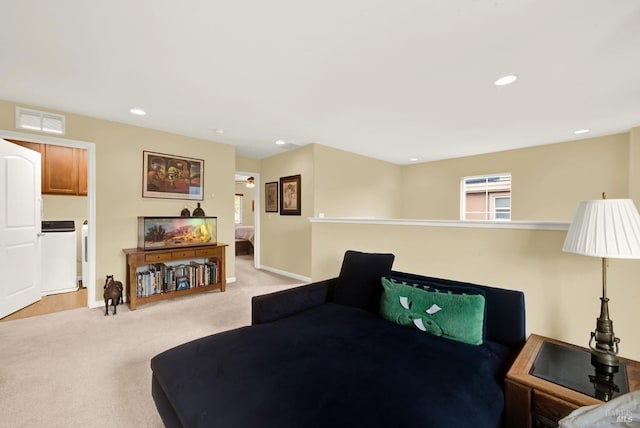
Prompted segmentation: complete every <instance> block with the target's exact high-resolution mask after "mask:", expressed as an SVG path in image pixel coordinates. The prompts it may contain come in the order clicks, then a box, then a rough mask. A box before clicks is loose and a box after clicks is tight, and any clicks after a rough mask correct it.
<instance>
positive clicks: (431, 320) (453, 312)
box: [380, 278, 484, 345]
mask: <svg viewBox="0 0 640 428" xmlns="http://www.w3.org/2000/svg"><path fill="white" fill-rule="evenodd" d="M382 286H383V288H384V291H383V293H382V298H381V299H380V315H382V317H383V318H384V319H386V320H388V321H392V322H395V323H397V324H400V325H404V326H408V327H413V328H417V329H419V330H421V331H425V332H427V333H431V334H434V335H436V336H442V337H446V338H449V339H453V340H457V341H459V342H464V343H468V344H470V345H481V344H482V341H483V337H482V333H483V323H484V296H483V295H481V294H473V295H472V294H454V293H450V292H443V291H428V290H424V289H421V288H417V287H411V286H409V285H406V284H399V283H396V282H391V281H389V280H388V279H387V278H382Z"/></svg>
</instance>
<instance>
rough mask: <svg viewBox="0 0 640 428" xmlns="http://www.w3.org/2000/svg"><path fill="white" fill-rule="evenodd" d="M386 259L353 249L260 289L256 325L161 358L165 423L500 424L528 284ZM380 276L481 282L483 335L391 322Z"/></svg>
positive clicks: (157, 360)
mask: <svg viewBox="0 0 640 428" xmlns="http://www.w3.org/2000/svg"><path fill="white" fill-rule="evenodd" d="M384 256H385V255H371V254H365V253H358V252H351V251H348V252H347V254H345V259H344V262H343V266H342V270H341V273H340V276H339V277H337V278H333V279H329V280H326V281H321V282H316V283H312V284H308V285H304V286H301V287H297V288H293V289H289V290H284V291H280V292H276V293H272V294H268V295H263V296H256V297H254V298H253V299H252V325H251V326H247V327H242V328H239V329H235V330H231V331H227V332H222V333H218V334H214V335H212V336H208V337H203V338H201V339H197V340H194V341H191V342H188V343H185V344H183V345H180V346H177V347H175V348H173V349H170V350H167V351H165V352H163V353H161V354H159V355H157V356H155V357H154V358H153V359H152V360H151V368H152V372H153V375H152V395H153V399H154V401H155V403H156V407H157V409H158V411H159V413H160V415H161V417H162V419H163V422H164V423H165V425H166V426H167V427H269V428H271V427H273V428H276V427H278V428H281V427H301V428H302V427H304V428H311V427H368V428H370V427H492V428H494V427H500V426H501V424H502V414H503V407H504V393H503V379H504V375H505V373H506V371H507V370H508V367H509V365H510V363H511V361H512V360H513V358H514V356H515V355H516V354H517V352H518V351H519V349H520V348H521V346H522V345H523V343H524V341H525V306H524V295H523V293H521V292H519V291H513V290H505V289H500V288H493V287H487V286H483V285H477V284H469V283H462V282H458V281H451V280H446V279H441V278H431V277H426V276H421V275H414V274H408V273H402V272H396V271H391V263H389V260H388V259H389V257H386V258H385V257H384ZM387 256H389V255H387ZM390 258H391V262H393V256H392V255H391V256H390ZM381 276H388V277H395V278H397V279H398V280H402V281H408V282H423V283H429V284H432V285H436V286H438V287H443V288H444V289H447V287H451V289H457V288H464V287H472V288H474V289H476V290H479V292H481V293H482V294H483V295H484V296H485V299H486V305H485V319H484V340H483V343H482V344H481V345H470V344H467V343H463V342H459V341H456V340H451V339H447V338H443V337H438V336H434V335H431V334H428V333H424V332H422V331H420V330H418V329H413V328H408V327H406V326H401V325H398V324H395V323H393V322H390V321H387V320H385V319H384V318H382V317H381V316H380V315H379V314H378V309H379V303H377V302H376V301H377V300H378V302H379V298H380V295H381V293H382V287H381V286H380V277H381ZM363 290H364V292H363ZM459 291H460V290H459V289H458V290H457V291H454V292H459Z"/></svg>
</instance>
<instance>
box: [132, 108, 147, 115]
mask: <svg viewBox="0 0 640 428" xmlns="http://www.w3.org/2000/svg"><path fill="white" fill-rule="evenodd" d="M129 111H130V112H131V113H133V114H135V115H137V116H144V115H145V114H147V112H146V111H144V110H142V109H141V108H132V109H131V110H129Z"/></svg>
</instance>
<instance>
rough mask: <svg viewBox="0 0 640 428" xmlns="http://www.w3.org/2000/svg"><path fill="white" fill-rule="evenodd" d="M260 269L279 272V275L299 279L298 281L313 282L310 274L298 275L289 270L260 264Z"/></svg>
mask: <svg viewBox="0 0 640 428" xmlns="http://www.w3.org/2000/svg"><path fill="white" fill-rule="evenodd" d="M258 269H262V270H266V271H268V272H272V273H277V274H278V275H282V276H286V277H289V278H293V279H297V280H298V281H302V282H311V278H309V277H308V276H303V275H298V274H297V273H292V272H287V271H284V270H280V269H276V268H273V267H270V266H264V265H260V266H259V267H258Z"/></svg>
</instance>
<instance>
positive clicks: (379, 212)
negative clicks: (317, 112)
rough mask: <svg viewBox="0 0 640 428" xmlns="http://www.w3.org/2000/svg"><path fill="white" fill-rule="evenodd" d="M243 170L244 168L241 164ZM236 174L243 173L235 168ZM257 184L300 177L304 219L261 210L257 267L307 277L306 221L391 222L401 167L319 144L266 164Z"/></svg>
mask: <svg viewBox="0 0 640 428" xmlns="http://www.w3.org/2000/svg"><path fill="white" fill-rule="evenodd" d="M245 167H246V165H245ZM238 170H242V169H241V168H240V167H239V166H238ZM260 172H261V175H260V178H261V183H262V185H263V186H264V183H268V182H272V181H279V179H280V177H286V176H289V175H296V174H301V176H302V215H301V216H299V217H298V216H281V215H280V214H279V213H265V212H264V206H265V203H264V196H262V201H261V206H262V207H263V208H262V209H261V211H262V213H261V223H260V226H261V246H262V247H261V264H262V265H264V266H267V267H270V268H274V269H277V270H280V271H284V272H289V273H293V274H296V275H300V276H303V277H310V276H311V259H312V254H311V225H310V223H309V221H308V218H309V217H313V216H318V215H319V214H320V213H323V214H324V215H326V216H332V217H336V216H337V217H377V218H393V217H397V216H398V215H399V214H400V202H401V200H400V193H399V192H398V189H399V188H400V180H401V167H400V166H398V165H394V164H391V163H388V162H383V161H380V160H377V159H372V158H368V157H364V156H360V155H356V154H353V153H350V152H346V151H344V150H338V149H334V148H330V147H326V146H322V145H320V144H310V145H308V146H305V147H302V148H300V149H296V150H293V151H290V152H286V153H283V154H280V155H277V156H273V157H270V158H267V159H264V160H263V161H262V162H261V165H260Z"/></svg>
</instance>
